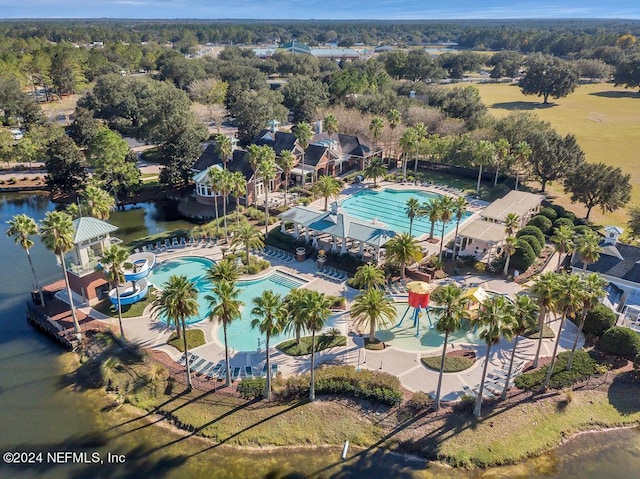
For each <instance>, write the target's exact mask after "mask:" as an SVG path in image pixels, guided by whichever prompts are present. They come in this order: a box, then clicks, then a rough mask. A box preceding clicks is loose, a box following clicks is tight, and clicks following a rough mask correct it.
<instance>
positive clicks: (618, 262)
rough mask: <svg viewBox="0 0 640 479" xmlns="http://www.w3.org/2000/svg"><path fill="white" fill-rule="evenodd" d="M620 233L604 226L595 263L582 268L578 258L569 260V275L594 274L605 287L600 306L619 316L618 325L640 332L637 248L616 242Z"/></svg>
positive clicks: (639, 283) (638, 252) (639, 258)
mask: <svg viewBox="0 0 640 479" xmlns="http://www.w3.org/2000/svg"><path fill="white" fill-rule="evenodd" d="M623 232H624V230H623V229H622V228H619V227H617V226H607V227H606V228H605V237H604V239H603V240H602V242H601V243H600V246H601V248H602V251H601V253H600V258H599V259H598V261H596V262H595V263H591V264H587V265H586V269H585V265H584V263H583V261H582V259H581V258H580V255H579V254H577V253H574V255H573V257H572V259H571V270H572V272H573V273H581V272H582V271H585V270H586V271H587V272H592V273H598V275H599V276H600V277H601V278H602V279H603V280H605V281H607V282H608V283H609V284H608V286H607V288H606V289H607V296H606V297H605V298H604V299H603V303H604V304H605V305H607V306H608V307H610V308H611V309H612V310H613V311H615V312H616V313H619V316H620V317H621V319H620V324H622V325H624V326H628V327H631V328H632V329H634V330H636V331H638V332H640V247H637V246H633V245H629V244H625V243H620V242H619V241H618V239H619V237H620V235H622V233H623Z"/></svg>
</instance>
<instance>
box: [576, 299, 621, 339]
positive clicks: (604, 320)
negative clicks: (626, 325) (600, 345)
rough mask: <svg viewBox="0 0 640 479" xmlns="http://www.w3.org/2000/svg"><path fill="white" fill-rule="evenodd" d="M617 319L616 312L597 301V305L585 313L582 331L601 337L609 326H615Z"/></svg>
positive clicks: (588, 334)
mask: <svg viewBox="0 0 640 479" xmlns="http://www.w3.org/2000/svg"><path fill="white" fill-rule="evenodd" d="M617 319H618V318H617V317H616V313H614V312H613V311H611V309H610V308H608V307H606V306H605V305H604V304H602V303H598V305H597V306H596V307H595V308H594V309H593V310H592V311H589V313H588V314H587V317H586V318H585V320H584V326H583V327H582V332H583V333H584V334H585V335H587V336H596V337H598V338H601V337H602V335H603V334H604V333H605V332H606V331H607V330H608V329H609V328H612V327H613V326H615V324H616V320H617Z"/></svg>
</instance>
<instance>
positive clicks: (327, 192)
mask: <svg viewBox="0 0 640 479" xmlns="http://www.w3.org/2000/svg"><path fill="white" fill-rule="evenodd" d="M313 189H314V190H315V191H316V193H317V194H319V195H320V196H322V197H323V198H324V210H325V211H327V207H328V203H329V198H330V197H335V196H338V195H339V194H340V192H341V191H342V182H341V181H340V180H339V179H337V178H334V177H333V176H322V177H320V179H319V180H318V181H317V182H316V184H315V185H313Z"/></svg>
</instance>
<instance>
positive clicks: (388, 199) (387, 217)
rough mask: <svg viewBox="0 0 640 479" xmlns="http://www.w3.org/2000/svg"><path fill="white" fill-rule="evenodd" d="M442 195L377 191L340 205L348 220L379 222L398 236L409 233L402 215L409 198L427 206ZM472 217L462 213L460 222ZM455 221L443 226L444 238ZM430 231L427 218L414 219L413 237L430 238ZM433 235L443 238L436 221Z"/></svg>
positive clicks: (404, 216)
mask: <svg viewBox="0 0 640 479" xmlns="http://www.w3.org/2000/svg"><path fill="white" fill-rule="evenodd" d="M440 196H441V195H438V194H436V193H427V192H425V191H419V190H403V191H398V190H390V189H384V190H380V191H374V190H362V191H360V192H358V193H356V194H355V195H352V196H350V197H349V198H347V199H345V200H344V201H343V202H342V207H343V208H344V209H345V210H346V211H347V213H349V214H350V215H351V216H355V217H356V218H360V219H363V220H373V219H374V218H375V219H376V220H378V221H382V222H383V223H384V224H386V225H387V227H388V228H389V229H390V230H393V231H395V232H397V233H408V232H409V218H408V217H407V214H406V213H405V211H404V210H405V208H406V205H407V200H408V199H409V198H417V199H418V201H420V204H422V203H426V202H427V201H429V200H430V199H431V198H440ZM469 216H471V213H469V212H467V213H465V215H464V217H463V218H462V220H461V221H460V223H461V224H462V223H463V222H464V221H465V220H466V219H467V218H468V217H469ZM455 228H456V220H455V218H452V219H451V221H449V222H448V223H447V224H446V226H445V230H444V231H445V235H446V234H447V233H449V232H450V231H453V230H455ZM430 230H431V222H430V221H429V218H414V220H413V230H412V234H413V236H416V237H418V236H422V235H424V234H429V231H430ZM433 234H434V236H436V237H440V235H441V234H442V222H440V221H437V222H436V224H435V228H434V230H433Z"/></svg>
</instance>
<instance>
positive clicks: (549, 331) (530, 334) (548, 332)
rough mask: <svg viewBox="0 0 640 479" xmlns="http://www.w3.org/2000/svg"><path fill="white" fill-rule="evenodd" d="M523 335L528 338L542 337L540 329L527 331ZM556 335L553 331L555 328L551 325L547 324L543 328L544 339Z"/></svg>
mask: <svg viewBox="0 0 640 479" xmlns="http://www.w3.org/2000/svg"><path fill="white" fill-rule="evenodd" d="M523 336H524V337H525V338H527V339H539V338H540V333H539V332H538V331H530V332H526V333H524V334H523ZM555 337H556V335H555V333H554V332H553V329H551V328H550V327H549V326H547V325H546V324H545V326H544V328H542V338H543V339H550V338H555Z"/></svg>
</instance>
